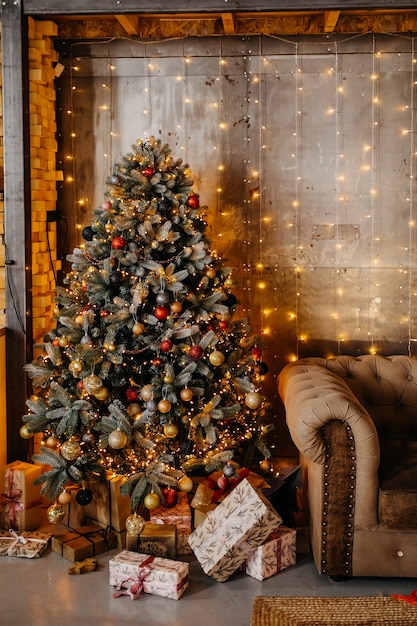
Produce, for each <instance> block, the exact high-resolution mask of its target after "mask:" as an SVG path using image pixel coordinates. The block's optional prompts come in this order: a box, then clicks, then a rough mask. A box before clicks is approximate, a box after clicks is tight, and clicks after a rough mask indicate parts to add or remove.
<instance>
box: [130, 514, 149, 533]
mask: <svg viewBox="0 0 417 626" xmlns="http://www.w3.org/2000/svg"><path fill="white" fill-rule="evenodd" d="M144 527H145V520H144V519H143V517H142V515H138V514H137V513H136V512H135V513H132V515H129V517H127V518H126V531H127V534H128V535H134V536H135V537H137V536H138V535H140V533H141V532H142V530H143V529H144Z"/></svg>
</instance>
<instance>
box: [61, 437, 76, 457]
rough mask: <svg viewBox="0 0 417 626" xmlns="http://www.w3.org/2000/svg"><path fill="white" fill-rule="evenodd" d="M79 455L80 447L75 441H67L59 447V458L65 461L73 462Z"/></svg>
mask: <svg viewBox="0 0 417 626" xmlns="http://www.w3.org/2000/svg"><path fill="white" fill-rule="evenodd" d="M80 455H81V446H80V444H79V443H78V441H77V440H76V439H73V438H71V439H68V441H64V443H63V444H62V446H61V456H62V457H63V458H64V459H66V460H67V461H75V459H78V457H79V456H80Z"/></svg>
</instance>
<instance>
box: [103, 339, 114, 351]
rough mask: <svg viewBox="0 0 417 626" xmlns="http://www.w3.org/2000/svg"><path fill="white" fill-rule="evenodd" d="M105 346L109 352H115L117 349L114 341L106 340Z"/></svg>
mask: <svg viewBox="0 0 417 626" xmlns="http://www.w3.org/2000/svg"><path fill="white" fill-rule="evenodd" d="M103 347H104V349H105V350H107V352H114V351H115V350H116V344H115V343H114V341H105V342H104V344H103Z"/></svg>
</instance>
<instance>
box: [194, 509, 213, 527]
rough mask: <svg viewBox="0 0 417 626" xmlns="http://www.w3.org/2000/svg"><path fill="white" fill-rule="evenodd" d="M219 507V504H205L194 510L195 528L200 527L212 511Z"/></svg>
mask: <svg viewBox="0 0 417 626" xmlns="http://www.w3.org/2000/svg"><path fill="white" fill-rule="evenodd" d="M216 507H217V504H205V505H203V506H199V507H198V508H196V509H194V528H197V526H200V524H202V523H203V522H204V520H205V519H206V517H207V515H208V514H209V513H210V511H213V509H215V508H216Z"/></svg>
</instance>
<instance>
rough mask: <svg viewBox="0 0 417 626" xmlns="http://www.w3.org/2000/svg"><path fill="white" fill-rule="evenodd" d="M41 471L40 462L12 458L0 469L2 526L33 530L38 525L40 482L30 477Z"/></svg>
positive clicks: (39, 519) (0, 524)
mask: <svg viewBox="0 0 417 626" xmlns="http://www.w3.org/2000/svg"><path fill="white" fill-rule="evenodd" d="M41 473H42V469H41V467H40V465H32V464H31V463H24V462H23V461H14V462H13V463H9V465H6V466H5V467H3V468H2V469H1V472H0V493H1V511H0V526H1V528H4V529H6V530H8V529H10V528H11V529H13V530H34V529H35V528H39V526H40V525H41V497H40V489H41V487H40V485H36V486H35V485H33V481H34V480H35V479H36V478H38V477H39V476H40V475H41Z"/></svg>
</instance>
